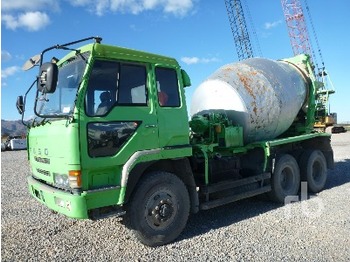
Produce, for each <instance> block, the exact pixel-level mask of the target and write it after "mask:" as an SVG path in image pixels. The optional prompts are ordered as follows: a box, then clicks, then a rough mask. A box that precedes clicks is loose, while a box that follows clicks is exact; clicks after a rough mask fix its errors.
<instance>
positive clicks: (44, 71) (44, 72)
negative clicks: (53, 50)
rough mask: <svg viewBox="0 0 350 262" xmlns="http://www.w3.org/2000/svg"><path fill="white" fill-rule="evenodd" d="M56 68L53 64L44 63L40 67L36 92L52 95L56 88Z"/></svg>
mask: <svg viewBox="0 0 350 262" xmlns="http://www.w3.org/2000/svg"><path fill="white" fill-rule="evenodd" d="M57 79H58V67H57V65H56V64H55V63H44V64H42V65H41V67H40V74H39V77H38V90H39V91H40V92H43V93H54V92H55V91H56V87H57Z"/></svg>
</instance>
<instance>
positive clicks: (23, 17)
mask: <svg viewBox="0 0 350 262" xmlns="http://www.w3.org/2000/svg"><path fill="white" fill-rule="evenodd" d="M243 3H246V5H247V6H248V7H249V10H250V16H251V21H252V22H253V24H254V27H255V31H256V35H257V38H258V41H259V45H260V49H261V53H262V56H263V57H266V58H270V59H280V58H287V57H291V56H292V55H293V54H292V48H291V44H290V41H289V37H288V32H287V27H286V24H285V21H284V16H283V12H282V7H281V2H280V0H260V1H258V0H244V1H243ZM308 5H309V7H310V11H311V15H312V19H313V24H314V27H315V30H316V33H317V37H318V42H319V45H320V47H321V51H322V55H323V60H324V62H325V65H326V69H327V71H328V72H329V75H330V77H331V80H332V82H333V85H334V87H335V90H336V94H334V95H332V96H331V111H332V112H337V113H338V122H339V121H350V101H349V100H350V84H349V80H348V74H349V69H348V68H349V61H350V51H349V43H350V34H349V26H350V17H349V13H348V12H349V10H350V1H348V0H335V1H332V3H330V1H327V0H308ZM305 15H306V14H305ZM306 17H307V16H306ZM309 31H310V32H309V33H310V35H311V36H312V30H311V29H310V28H309ZM88 36H101V37H102V38H103V43H107V44H112V45H119V46H123V47H129V48H133V49H139V50H143V51H148V52H153V53H158V54H162V55H167V56H171V57H174V58H176V59H177V60H178V61H179V62H180V64H181V66H182V67H183V68H184V69H185V70H186V71H187V72H188V73H189V75H190V76H191V79H192V87H190V88H189V89H188V90H187V91H186V94H187V98H188V100H190V99H191V95H192V93H193V91H194V90H195V88H196V87H197V86H198V85H199V84H200V83H201V82H202V81H203V80H205V79H206V77H207V76H209V75H210V74H211V73H213V72H214V71H215V70H216V69H217V68H219V67H220V66H222V65H224V64H227V63H231V62H234V61H237V54H236V50H235V47H234V42H233V37H232V33H231V29H230V25H229V21H228V17H227V13H226V7H225V3H224V0H30V1H28V0H2V1H1V118H2V119H6V120H14V119H20V116H19V115H18V113H17V110H16V108H15V101H16V98H17V96H18V95H22V94H24V93H25V92H26V90H27V89H28V87H29V86H30V84H31V83H32V82H33V80H34V77H35V75H36V74H37V71H36V70H35V69H33V70H31V71H26V72H25V71H22V69H21V68H22V65H23V64H24V62H25V61H26V60H27V59H28V58H30V57H31V56H33V55H35V54H38V53H40V52H41V51H42V50H43V49H45V48H47V47H49V46H52V45H55V44H63V43H67V42H70V41H74V40H78V39H81V38H85V37H88ZM253 45H254V47H255V49H256V50H257V45H256V44H255V43H253ZM255 53H258V52H257V51H256V52H255ZM62 55H64V53H63V52H62ZM31 99H32V97H29V101H27V110H31V108H32V104H33V100H31ZM188 104H190V103H188ZM28 114H30V112H29V113H28Z"/></svg>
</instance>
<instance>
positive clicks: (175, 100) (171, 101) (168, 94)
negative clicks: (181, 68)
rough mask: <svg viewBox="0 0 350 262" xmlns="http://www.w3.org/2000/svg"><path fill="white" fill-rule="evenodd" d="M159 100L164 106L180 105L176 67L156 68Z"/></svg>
mask: <svg viewBox="0 0 350 262" xmlns="http://www.w3.org/2000/svg"><path fill="white" fill-rule="evenodd" d="M156 81H157V91H158V102H159V105H160V106H162V107H179V106H180V95H179V84H178V80H177V74H176V71H175V70H174V69H170V68H162V67H157V68H156Z"/></svg>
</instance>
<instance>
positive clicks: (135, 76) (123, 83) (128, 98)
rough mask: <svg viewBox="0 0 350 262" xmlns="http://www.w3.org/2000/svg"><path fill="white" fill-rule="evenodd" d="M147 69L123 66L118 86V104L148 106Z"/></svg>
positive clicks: (137, 66) (128, 65)
mask: <svg viewBox="0 0 350 262" xmlns="http://www.w3.org/2000/svg"><path fill="white" fill-rule="evenodd" d="M146 78H147V75H146V68H145V67H144V66H139V65H130V64H121V66H120V79H119V85H118V104H120V105H123V104H124V105H129V104H139V105H140V104H141V105H146V97H147V96H146Z"/></svg>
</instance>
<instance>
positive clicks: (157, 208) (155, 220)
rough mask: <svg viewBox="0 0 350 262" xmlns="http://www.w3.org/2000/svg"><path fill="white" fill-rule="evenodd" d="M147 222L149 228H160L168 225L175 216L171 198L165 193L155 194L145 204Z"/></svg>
mask: <svg viewBox="0 0 350 262" xmlns="http://www.w3.org/2000/svg"><path fill="white" fill-rule="evenodd" d="M147 210H148V212H147V213H148V214H147V222H148V224H149V225H150V226H151V227H156V228H162V227H166V226H167V225H168V224H170V223H171V222H172V220H173V218H174V215H175V214H176V210H177V209H176V207H175V206H174V204H173V202H172V199H171V197H170V196H169V195H168V194H166V193H161V194H156V195H154V196H153V197H152V198H150V200H149V201H148V203H147Z"/></svg>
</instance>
